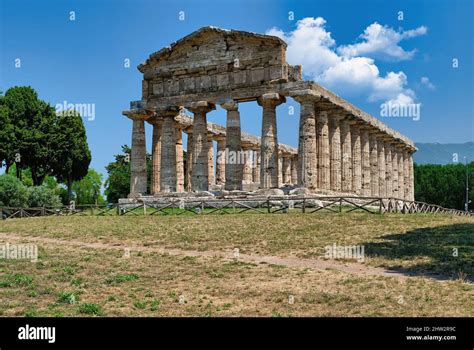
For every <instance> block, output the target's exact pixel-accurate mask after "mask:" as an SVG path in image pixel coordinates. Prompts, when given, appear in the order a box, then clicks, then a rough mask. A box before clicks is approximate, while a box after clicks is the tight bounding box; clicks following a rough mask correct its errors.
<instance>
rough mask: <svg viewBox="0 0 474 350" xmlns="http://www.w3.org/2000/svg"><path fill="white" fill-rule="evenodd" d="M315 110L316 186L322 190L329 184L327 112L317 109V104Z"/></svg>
mask: <svg viewBox="0 0 474 350" xmlns="http://www.w3.org/2000/svg"><path fill="white" fill-rule="evenodd" d="M316 111H317V117H316V119H317V121H316V139H317V141H318V147H317V151H318V187H319V188H320V189H322V190H328V189H329V184H330V167H329V130H328V129H329V127H328V114H327V112H326V111H318V107H317V106H316Z"/></svg>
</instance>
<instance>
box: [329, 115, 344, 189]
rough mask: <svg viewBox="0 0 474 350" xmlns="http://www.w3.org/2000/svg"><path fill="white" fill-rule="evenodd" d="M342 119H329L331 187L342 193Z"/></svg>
mask: <svg viewBox="0 0 474 350" xmlns="http://www.w3.org/2000/svg"><path fill="white" fill-rule="evenodd" d="M341 119H342V118H341V117H340V116H338V115H331V116H330V117H329V149H330V153H331V156H330V157H331V158H330V164H329V168H330V172H331V179H330V183H331V185H330V187H331V190H333V191H341V178H342V169H341V129H340V122H341Z"/></svg>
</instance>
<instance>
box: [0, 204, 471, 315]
mask: <svg viewBox="0 0 474 350" xmlns="http://www.w3.org/2000/svg"><path fill="white" fill-rule="evenodd" d="M6 242H9V243H10V244H12V243H20V242H23V243H26V242H34V243H35V244H37V245H38V248H39V253H40V254H39V260H38V262H36V263H32V262H29V261H19V260H5V259H3V260H0V315H2V316H16V315H27V316H80V315H82V316H88V315H90V316H93V315H104V316H122V315H123V316H474V287H473V285H472V283H471V281H472V280H473V279H474V277H473V276H474V219H472V218H466V217H453V216H444V215H422V214H420V215H398V214H389V215H372V214H366V213H350V214H333V213H314V214H296V213H291V214H271V215H261V214H246V215H245V214H240V215H210V216H126V217H124V216H120V217H117V216H114V217H97V216H90V217H80V216H78V217H74V216H73V217H42V218H41V217H40V218H30V219H12V220H7V221H0V244H3V243H6ZM332 244H337V245H343V246H348V245H363V246H364V247H365V262H364V263H356V262H349V261H342V262H341V261H336V262H334V264H332V265H331V264H330V265H328V266H329V268H328V267H327V266H326V265H324V264H323V265H320V263H319V262H326V261H327V260H324V253H325V248H324V247H325V246H328V245H332ZM236 250H238V252H239V254H240V255H239V256H233V255H232V254H233V252H234V253H235V251H236ZM126 252H130V256H128V255H127V254H125V253H126ZM219 254H221V255H219ZM250 257H251V258H252V259H253V260H252V259H250ZM268 261H271V262H274V263H269V262H268ZM287 262H292V263H291V264H290V263H287ZM311 264H313V265H314V266H315V268H313V267H312V266H313V265H311ZM318 266H326V268H318ZM352 270H354V271H353V272H352ZM385 272H393V273H394V275H393V276H387V273H385Z"/></svg>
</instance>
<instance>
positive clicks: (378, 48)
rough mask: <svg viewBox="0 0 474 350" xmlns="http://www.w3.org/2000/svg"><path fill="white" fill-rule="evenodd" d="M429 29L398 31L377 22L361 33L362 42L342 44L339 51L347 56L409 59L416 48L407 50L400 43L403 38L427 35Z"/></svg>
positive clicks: (419, 28) (422, 27)
mask: <svg viewBox="0 0 474 350" xmlns="http://www.w3.org/2000/svg"><path fill="white" fill-rule="evenodd" d="M427 31H428V29H427V28H426V27H424V26H421V27H418V28H416V29H412V30H407V31H396V30H394V29H392V28H390V27H387V26H382V25H380V24H379V23H377V22H375V23H372V24H371V25H369V26H368V27H367V28H366V29H365V30H364V33H363V34H362V35H360V39H362V41H361V42H359V43H356V44H352V45H343V46H340V47H338V48H337V52H338V53H339V54H340V55H342V56H345V57H355V56H363V55H365V56H369V57H374V58H379V59H388V60H408V59H411V58H412V57H413V55H414V54H415V52H416V50H411V51H406V50H404V49H403V48H402V47H401V46H400V45H399V43H400V42H401V41H402V40H406V39H410V38H414V37H417V36H420V35H425V34H426V33H427Z"/></svg>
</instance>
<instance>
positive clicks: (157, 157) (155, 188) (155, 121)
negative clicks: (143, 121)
mask: <svg viewBox="0 0 474 350" xmlns="http://www.w3.org/2000/svg"><path fill="white" fill-rule="evenodd" d="M148 123H150V124H151V125H152V126H153V139H152V145H151V154H152V170H151V186H150V187H151V188H150V193H151V194H156V193H158V192H160V171H161V127H162V124H163V120H162V119H161V118H156V117H154V118H150V119H148Z"/></svg>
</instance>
